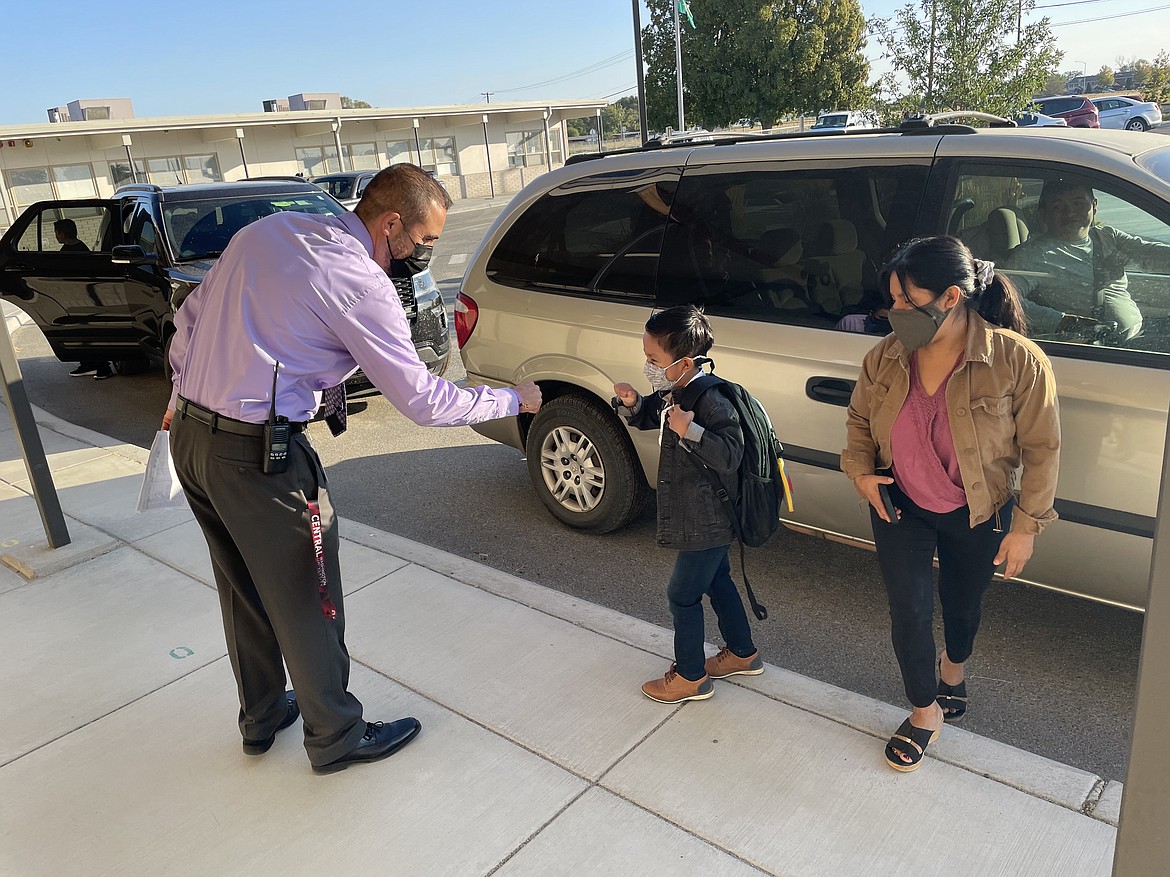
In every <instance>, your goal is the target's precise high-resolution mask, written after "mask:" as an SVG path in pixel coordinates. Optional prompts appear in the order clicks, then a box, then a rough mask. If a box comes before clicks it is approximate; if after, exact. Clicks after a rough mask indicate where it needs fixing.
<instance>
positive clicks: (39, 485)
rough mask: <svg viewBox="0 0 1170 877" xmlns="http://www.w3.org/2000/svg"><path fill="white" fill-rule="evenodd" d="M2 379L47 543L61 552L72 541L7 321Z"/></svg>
mask: <svg viewBox="0 0 1170 877" xmlns="http://www.w3.org/2000/svg"><path fill="white" fill-rule="evenodd" d="M0 316H2V315H0ZM0 375H3V378H4V399H5V401H6V402H7V403H8V413H9V414H11V415H12V425H13V426H14V427H15V432H16V440H17V442H18V443H19V444H20V455H21V456H22V457H23V458H24V468H25V471H27V472H28V477H29V481H30V482H32V491H33V498H34V499H35V500H36V501H37V511H39V512H40V514H41V526H42V527H44V529H45V538H46V539H48V541H49V547H50V548H61V547H62V546H65V545H68V544H69V542H70V541H71V540H70V538H69V528H68V527H66V526H65V515H63V514H62V513H61V503H60V501H59V500H58V499H57V488H56V487H55V486H54V485H53V474H52V473H51V472H50V471H49V461H48V460H47V459H45V447H44V445H42V444H41V434H40V433H39V432H37V424H36V421H35V420H33V413H32V406H31V405H29V403H28V394H27V393H26V392H25V390H24V378H23V377H21V374H20V363H19V362H18V361H17V359H16V351H15V350H14V349H13V348H12V336H11V335H9V334H8V320H7V319H5V320H4V332H3V338H0Z"/></svg>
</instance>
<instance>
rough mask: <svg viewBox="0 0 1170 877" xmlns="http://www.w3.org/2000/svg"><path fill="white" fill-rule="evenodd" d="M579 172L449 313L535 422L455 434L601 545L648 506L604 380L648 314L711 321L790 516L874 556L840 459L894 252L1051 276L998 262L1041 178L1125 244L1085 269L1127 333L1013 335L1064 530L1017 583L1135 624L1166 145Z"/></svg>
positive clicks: (521, 222) (1011, 244)
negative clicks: (909, 245) (767, 422)
mask: <svg viewBox="0 0 1170 877" xmlns="http://www.w3.org/2000/svg"><path fill="white" fill-rule="evenodd" d="M582 158H583V159H585V160H582V161H579V162H576V163H572V164H570V165H569V166H567V167H564V168H561V169H559V170H556V171H553V172H552V173H549V174H546V175H544V176H542V177H540V178H539V179H537V180H535V181H534V182H533V183H532V184H530V185H529V186H528V187H527V188H525V189H524V190H523V191H522V192H520V193H519V194H518V195H517V196H516V197H515V199H514V200H513V201H512V203H511V204H510V205H509V206H508V207H507V208H506V209H505V211H504V212H503V213H502V214H501V215H500V217H499V218H498V219H497V221H496V223H495V224H494V225H493V226H492V228H491V229H490V230H489V231H488V233H487V235H486V237H485V238H484V240H483V242H482V243H481V244H480V247H479V249H478V251H477V252H476V254H475V256H474V258H473V259H472V262H471V263H470V265H469V267H468V270H467V273H466V275H465V276H464V278H463V283H462V288H461V292H460V294H459V296H458V299H457V302H456V305H455V311H456V313H455V321H456V331H457V336H458V340H459V346H460V348H461V352H462V356H463V361H464V364H465V366H466V369H467V375H468V381H469V382H470V383H472V384H477V383H486V384H489V385H492V386H508V385H512V384H515V383H517V382H520V381H524V380H535V381H537V382H538V383H539V384H540V386H541V389H542V392H543V394H544V400H545V404H544V406H543V408H542V409H541V410H540V412H539V413H537V414H536V415H535V416H531V415H521V416H520V417H517V418H513V419H508V420H504V421H492V422H489V423H484V424H481V425H480V426H478V427H476V428H477V430H478V431H480V432H481V433H482V434H483V435H485V436H488V437H490V438H493V439H495V440H497V441H500V442H503V443H505V444H508V445H511V446H513V447H516V448H519V449H520V450H521V451H523V452H525V453H526V455H527V459H528V468H529V472H530V475H531V478H532V483H533V486H534V487H535V489H536V491H537V494H538V495H539V496H540V498H541V500H542V501H543V502H544V504H545V505H546V506H547V507H548V508H549V510H550V511H551V512H552V513H553V514H554V515H555V516H556V517H557V518H559V519H560V520H561V521H563V522H565V523H567V524H569V525H571V526H574V527H579V528H582V529H588V530H592V531H595V532H607V531H610V530H613V529H616V528H618V527H621V526H623V525H624V524H626V523H627V522H628V521H630V520H631V519H632V518H633V517H634V516H635V515H636V514H637V513H638V512H639V510H640V508H641V505H642V503H643V502H644V501H645V500H646V498H647V497H648V496H649V495H650V486H649V485H650V483H652V478H651V480H649V481H648V479H647V473H649V474H650V475H651V476H653V475H654V473H655V472H656V471H657V453H658V445H657V437H656V436H655V434H654V433H653V432H648V433H647V432H631V431H630V430H628V429H627V428H626V427H625V426H624V425H623V424H622V423H621V422H619V420H618V418H617V417H616V416H615V415H614V413H613V411H612V409H611V408H610V406H609V399H610V397H611V395H612V391H613V384H614V383H615V382H618V381H627V382H630V383H632V384H634V385H635V386H641V385H642V384H643V383H644V379H643V378H642V361H643V356H642V345H641V336H642V328H643V325H644V324H645V322H646V320H647V318H648V317H649V316H650V314H651V312H652V311H653V310H654V309H655V308H661V307H666V306H669V305H673V304H679V303H683V302H693V303H695V304H698V305H701V306H702V307H703V308H704V309H705V311H706V313H707V314H708V316H709V317H710V318H711V321H712V324H713V326H714V329H715V339H716V343H715V348H714V349H713V351H712V356H713V358H714V360H715V362H716V365H717V369H718V373H719V374H720V375H723V376H724V377H726V378H728V379H730V380H733V381H738V382H739V383H742V384H743V385H744V386H746V387H747V388H748V389H749V390H750V391H751V392H752V393H753V394H754V395H756V396H757V397H758V398H759V399H760V400H761V401H762V402H763V404H764V406H765V408H766V409H767V410H768V413H769V415H770V416H771V418H772V421H773V423H774V424H775V425H776V430H777V433H778V435H779V437H780V439H781V441H782V442H783V443H784V446H785V448H786V458H787V460H788V461H789V462H788V470H789V474H790V475H791V477H792V480H793V482H794V485H795V490H796V510H795V512H794V513H793V514H791V515H786V516H785V522H786V523H787V524H788V525H789V526H790V527H793V528H794V529H799V530H802V531H805V532H811V533H817V534H821V535H824V536H828V537H830V538H836V539H843V540H846V541H852V542H856V543H858V544H869V543H871V540H872V534H871V531H870V524H869V517H868V515H867V514H865V513H864V512H863V510H862V509H860V508H859V505H858V501H857V497H856V495H855V494H854V492H853V488H852V485H851V484H850V483H849V482H848V480H847V479H846V478H845V477H844V476H843V475H842V474H841V472H840V457H839V454H840V450H841V448H843V447H844V445H845V406H846V405H847V404H848V402H849V397H850V393H851V391H852V388H853V385H854V381H855V380H856V377H857V375H858V372H859V368H860V363H861V360H862V357H863V356H864V355H865V353H866V351H868V350H869V349H870V348H871V347H872V346H873V345H874V344H875V343H876V342H877V340H878V336H877V334H867V331H868V332H877V333H880V332H881V331H882V321H881V320H880V314H877V315H875V314H874V312H875V311H877V309H879V308H880V307H881V306H882V303H883V295H882V291H881V290H880V289H878V283H877V279H878V270H879V268H880V267H881V265H882V263H883V261H884V260H885V259H886V257H887V256H888V255H889V254H890V253H891V252H892V250H893V249H894V248H895V247H896V246H897V245H898V244H900V243H901V242H903V241H905V240H906V239H908V238H912V237H916V236H922V235H933V234H940V233H949V234H954V235H957V236H958V237H960V238H962V239H963V240H965V241H966V242H967V243H968V244H969V245H970V246H971V248H972V250H973V251H974V252H975V254H976V255H977V256H980V257H982V258H984V259H991V260H994V261H995V262H996V263H997V265H998V266H999V267H1000V268H1001V269H1002V270H1004V271H1005V272H1006V273H1008V274H1009V275H1010V274H1015V275H1016V277H1017V279H1018V280H1019V281H1020V285H1021V287H1027V288H1028V289H1029V290H1042V289H1043V287H1044V283H1045V282H1052V283H1056V284H1068V283H1070V282H1072V281H1071V280H1070V278H1069V277H1067V276H1064V275H1061V274H1060V272H1058V271H1057V270H1056V269H1053V270H1052V271H1051V272H1048V271H1046V270H1045V269H1044V268H1043V267H1042V266H1041V267H1038V266H1037V265H1036V263H1035V260H1034V259H1029V260H1025V259H1023V258H1022V254H1023V253H1026V252H1028V250H1027V249H1025V250H1021V251H1020V252H1014V251H1016V250H1017V248H1019V247H1024V246H1025V245H1026V244H1027V242H1028V240H1029V239H1030V238H1034V237H1035V238H1037V239H1038V240H1039V239H1040V238H1041V237H1042V236H1043V235H1044V234H1045V227H1044V221H1043V215H1042V214H1043V210H1042V209H1041V205H1040V203H1039V201H1040V193H1041V190H1042V188H1043V186H1044V184H1045V183H1046V182H1047V181H1049V180H1054V179H1057V178H1062V179H1066V180H1069V179H1071V180H1074V181H1079V182H1080V183H1083V185H1084V186H1085V187H1086V188H1088V189H1091V191H1092V194H1093V196H1094V197H1095V198H1096V216H1095V223H1096V225H1097V226H1100V227H1103V228H1108V229H1113V230H1114V231H1113V232H1110V234H1111V236H1112V239H1113V240H1115V241H1117V240H1131V239H1138V240H1140V241H1141V243H1142V245H1143V247H1142V248H1140V252H1138V250H1134V253H1136V256H1135V255H1134V253H1130V255H1129V256H1127V257H1126V258H1125V259H1124V260H1123V264H1122V263H1121V262H1119V261H1118V260H1119V258H1120V257H1119V256H1118V255H1117V251H1116V248H1114V250H1113V251H1111V253H1110V254H1109V259H1110V260H1111V267H1109V269H1108V271H1107V270H1106V269H1105V268H1104V267H1101V266H1098V265H1097V264H1096V263H1094V264H1091V265H1090V264H1088V263H1086V266H1085V270H1086V271H1087V272H1088V273H1089V274H1092V275H1094V276H1096V275H1098V274H1099V273H1101V272H1104V273H1109V271H1111V272H1112V275H1117V273H1118V272H1119V271H1120V274H1121V278H1122V280H1123V281H1124V282H1123V283H1122V287H1123V292H1122V293H1121V294H1122V295H1125V296H1128V297H1129V298H1130V299H1132V303H1133V304H1135V305H1136V307H1137V309H1138V311H1139V312H1140V321H1139V324H1140V325H1139V327H1138V328H1136V330H1135V329H1134V327H1133V326H1129V327H1127V328H1128V329H1129V331H1125V332H1119V331H1116V329H1117V326H1116V323H1111V322H1110V321H1109V320H1108V319H1107V318H1106V317H1107V316H1108V315H1107V314H1106V315H1105V316H1104V317H1100V312H1099V310H1098V311H1095V312H1094V313H1097V314H1098V316H1099V317H1100V320H1099V322H1096V323H1095V322H1094V319H1089V320H1087V321H1080V322H1082V323H1084V324H1085V326H1086V327H1087V328H1078V329H1077V330H1076V331H1065V332H1056V331H1049V333H1048V334H1039V333H1034V334H1033V337H1034V338H1035V339H1036V340H1037V341H1038V342H1039V343H1040V345H1041V346H1042V347H1043V348H1044V350H1045V351H1046V352H1047V353H1048V355H1049V356H1050V357H1051V359H1052V363H1053V367H1054V369H1055V372H1056V377H1057V382H1058V386H1059V392H1060V405H1061V420H1062V427H1063V433H1064V443H1063V449H1062V455H1061V476H1060V484H1059V489H1058V494H1057V497H1058V498H1057V501H1056V508H1057V511H1058V512H1059V513H1060V520H1059V521H1058V522H1057V523H1055V524H1054V525H1053V526H1052V527H1051V528H1050V529H1049V530H1047V531H1046V532H1045V534H1044V536H1043V538H1041V539H1038V540H1037V542H1036V554H1035V556H1034V558H1033V560H1032V562H1031V563H1030V564H1029V565H1028V567H1027V570H1026V574H1027V578H1026V581H1028V582H1031V583H1033V584H1036V585H1040V586H1043V587H1046V588H1053V589H1056V590H1060V591H1065V592H1068V593H1072V594H1076V595H1080V596H1083V597H1087V598H1091V599H1095V600H1101V601H1105V602H1109V603H1114V604H1117V605H1121V606H1125V607H1131V608H1138V609H1140V608H1141V607H1142V605H1143V604H1144V602H1145V599H1146V591H1147V587H1148V580H1149V568H1150V556H1151V548H1152V537H1153V530H1154V517H1155V515H1156V511H1157V501H1158V488H1159V479H1160V473H1161V466H1162V451H1163V447H1164V444H1165V436H1166V429H1167V412H1168V407H1170V256H1168V254H1170V140H1163V139H1162V138H1161V137H1152V136H1150V135H1148V134H1147V135H1144V136H1143V135H1141V134H1135V133H1130V132H1124V131H1117V132H1114V131H1072V130H1067V129H1062V128H1043V129H1030V130H1024V129H1018V130H1013V129H1000V128H996V129H979V130H977V129H975V128H971V127H967V126H964V125H953V124H951V125H927V126H920V127H915V128H907V129H906V130H897V131H889V130H885V131H875V132H869V131H866V132H858V133H856V134H848V135H847V136H846V135H844V134H843V135H840V136H828V137H826V136H801V135H795V136H787V137H778V138H767V139H763V138H753V139H750V140H749V139H747V138H745V139H743V140H738V141H735V142H727V141H723V142H712V143H703V144H684V145H679V146H673V147H671V146H667V147H661V148H654V149H644V150H636V151H632V152H629V153H623V154H615V155H606V156H583V157H582ZM1127 252H1128V251H1127ZM1086 259H1088V260H1092V259H1093V257H1092V256H1086ZM1102 259H1104V256H1102ZM1099 268H1100V272H1099V271H1098V269H1099ZM1058 275H1059V276H1058ZM1114 280H1115V281H1116V276H1114ZM1086 283H1088V281H1086ZM1030 294H1033V295H1035V297H1036V301H1037V302H1038V303H1043V298H1042V294H1041V293H1039V292H1035V291H1034V292H1032V293H1030ZM1110 294H1117V293H1116V290H1114V291H1113V292H1111V293H1110ZM1093 295H1096V299H1097V305H1099V304H1100V298H1101V295H1100V293H1099V291H1094V290H1090V291H1089V292H1088V293H1087V296H1088V297H1089V298H1090V299H1091V298H1092V297H1093ZM1093 307H1094V305H1093V304H1092V302H1090V304H1087V305H1086V306H1085V308H1084V311H1085V314H1084V315H1085V316H1090V317H1091V314H1090V313H1089V311H1090V310H1091V309H1092V308H1093ZM847 327H848V328H847ZM1062 327H1063V328H1067V327H1064V326H1063V324H1062ZM849 329H852V331H850V330H849Z"/></svg>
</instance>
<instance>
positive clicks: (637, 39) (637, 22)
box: [634, 0, 678, 146]
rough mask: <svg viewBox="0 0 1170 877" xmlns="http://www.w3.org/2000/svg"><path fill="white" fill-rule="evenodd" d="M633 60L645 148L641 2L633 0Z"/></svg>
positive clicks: (644, 67) (641, 132)
mask: <svg viewBox="0 0 1170 877" xmlns="http://www.w3.org/2000/svg"><path fill="white" fill-rule="evenodd" d="M675 14H676V15H677V14H678V13H677V12H676V13H675ZM634 60H635V62H636V63H637V65H638V126H639V128H640V129H641V130H640V134H641V137H642V145H643V146H645V145H646V137H647V132H648V131H649V130H650V129H649V127H648V125H647V122H646V65H645V62H644V61H643V60H642V0H634Z"/></svg>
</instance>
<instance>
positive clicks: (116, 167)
mask: <svg viewBox="0 0 1170 877" xmlns="http://www.w3.org/2000/svg"><path fill="white" fill-rule="evenodd" d="M134 170H135V172H136V173H137V174H138V182H140V183H153V184H154V185H156V186H181V185H183V184H184V183H217V182H219V181H221V180H222V179H223V176H222V175H221V174H220V172H219V158H218V156H216V155H215V154H214V153H213V154H211V155H163V156H155V157H153V158H136V159H135V160H134ZM110 181H111V182H112V183H113V184H114V188H115V189H116V188H118V186H122V185H125V184H126V183H132V182H134V177H133V175H132V174H131V173H130V165H129V163H128V162H125V161H115V162H111V163H110Z"/></svg>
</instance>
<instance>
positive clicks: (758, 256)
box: [658, 165, 928, 328]
mask: <svg viewBox="0 0 1170 877" xmlns="http://www.w3.org/2000/svg"><path fill="white" fill-rule="evenodd" d="M927 173H928V168H927V167H926V166H925V165H923V166H921V167H915V166H909V167H868V168H842V169H837V170H823V171H784V170H753V171H743V172H734V173H728V172H725V171H723V170H722V169H698V170H697V171H696V172H692V171H688V172H687V173H686V174H685V175H684V177H683V180H682V182H681V184H680V185H679V189H678V194H677V195H676V197H675V200H674V206H673V208H672V210H671V218H670V224H669V226H668V228H667V233H666V238H665V241H664V243H663V257H662V265H661V267H660V269H659V278H658V301H659V303H660V304H662V305H663V306H666V305H670V304H679V303H683V302H693V303H695V304H701V305H703V306H704V307H705V309H706V310H707V312H708V313H710V314H717V315H724V316H742V317H745V318H750V319H757V320H766V321H771V322H781V323H788V322H794V323H801V324H804V325H813V326H821V327H824V328H833V327H835V326H836V325H837V323H838V322H839V321H840V319H841V318H842V317H843V316H845V315H847V314H865V313H868V312H869V311H871V310H873V309H874V308H876V307H877V306H879V304H880V302H881V300H882V298H883V297H882V295H881V292H880V290H879V289H878V284H877V274H878V268H879V267H880V266H881V264H882V262H883V261H884V259H885V258H886V256H887V255H888V253H889V252H890V250H891V249H892V247H893V246H894V245H896V244H897V243H899V242H900V241H902V240H905V239H906V238H908V237H910V236H911V234H912V232H913V228H914V222H915V218H916V216H917V212H918V205H919V201H920V199H921V196H922V191H923V187H924V185H925V181H926V177H927Z"/></svg>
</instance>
